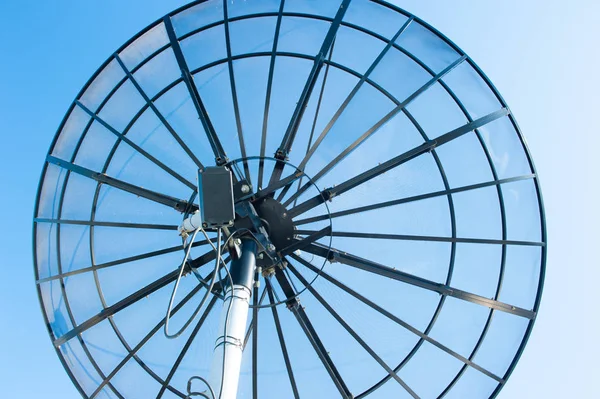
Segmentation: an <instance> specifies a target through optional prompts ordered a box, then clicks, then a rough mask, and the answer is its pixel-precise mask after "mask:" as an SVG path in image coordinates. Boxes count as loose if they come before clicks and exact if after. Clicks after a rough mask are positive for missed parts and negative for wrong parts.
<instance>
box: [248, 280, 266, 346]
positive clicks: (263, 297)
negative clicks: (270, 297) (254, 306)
mask: <svg viewBox="0 0 600 399" xmlns="http://www.w3.org/2000/svg"><path fill="white" fill-rule="evenodd" d="M253 295H254V294H253ZM266 296H267V290H263V292H262V294H261V295H260V299H259V300H258V311H259V312H260V309H261V308H260V305H262V303H263V301H264V299H265V297H266ZM249 324H250V326H248V330H246V336H245V337H244V349H245V348H246V345H248V341H249V340H250V334H251V333H252V330H253V328H254V322H253V320H250V323H249Z"/></svg>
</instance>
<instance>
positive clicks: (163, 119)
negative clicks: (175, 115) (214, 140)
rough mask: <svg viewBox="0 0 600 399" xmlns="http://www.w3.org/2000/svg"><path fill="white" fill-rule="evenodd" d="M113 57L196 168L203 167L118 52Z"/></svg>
mask: <svg viewBox="0 0 600 399" xmlns="http://www.w3.org/2000/svg"><path fill="white" fill-rule="evenodd" d="M114 57H115V59H116V60H117V62H118V63H119V65H120V66H121V68H122V69H123V72H125V74H126V75H127V77H128V78H129V80H130V81H131V83H132V84H133V85H134V86H135V88H136V90H137V91H138V93H140V95H141V96H142V98H143V99H144V101H146V105H148V107H150V109H151V110H152V111H153V112H154V114H155V115H156V117H157V118H158V119H159V120H160V122H161V123H162V124H163V125H164V126H165V128H166V129H167V131H168V132H169V133H170V134H171V136H173V138H174V139H175V141H177V143H178V144H179V145H180V146H181V148H182V149H183V150H184V151H185V153H186V154H187V155H188V156H189V157H190V158H191V159H192V161H194V163H195V164H196V166H198V168H200V169H203V168H204V165H202V162H200V160H199V159H198V158H197V157H196V154H194V152H193V151H192V150H190V148H189V147H188V146H187V144H186V143H185V141H183V140H182V139H181V137H179V135H178V134H177V132H176V131H175V129H173V126H171V124H170V123H169V122H168V121H167V119H166V118H165V117H164V116H163V114H162V113H161V112H160V111H159V110H158V108H157V107H156V105H154V103H153V102H152V100H151V99H150V97H148V95H147V94H146V92H145V91H144V90H143V89H142V87H141V86H140V84H139V83H138V81H137V80H136V79H135V77H134V76H133V74H132V73H131V71H129V69H127V67H126V66H125V64H124V63H123V60H121V57H119V54H117V53H115V55H114Z"/></svg>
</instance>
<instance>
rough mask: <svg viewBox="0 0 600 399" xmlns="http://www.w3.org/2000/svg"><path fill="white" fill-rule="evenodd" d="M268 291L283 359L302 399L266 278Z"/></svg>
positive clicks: (293, 388)
mask: <svg viewBox="0 0 600 399" xmlns="http://www.w3.org/2000/svg"><path fill="white" fill-rule="evenodd" d="M265 285H266V291H267V292H268V293H269V302H270V303H271V312H272V313H273V322H274V323H275V329H276V330H277V338H278V339H279V346H280V347H281V353H282V354H283V361H284V362H285V368H286V370H287V373H288V378H289V380H290V385H291V387H292V392H293V393H294V398H295V399H300V394H299V393H298V387H297V386H296V379H295V378H294V371H293V369H292V363H291V362H290V356H289V354H288V350H287V346H286V344H285V338H284V337H283V330H282V328H281V322H280V321H279V314H278V313H277V306H275V299H274V298H273V292H272V290H273V288H271V283H270V282H269V280H265Z"/></svg>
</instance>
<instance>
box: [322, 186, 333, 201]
mask: <svg viewBox="0 0 600 399" xmlns="http://www.w3.org/2000/svg"><path fill="white" fill-rule="evenodd" d="M321 197H322V198H323V200H325V201H331V200H332V199H333V197H335V194H334V193H333V192H332V191H331V188H328V189H326V190H323V191H321Z"/></svg>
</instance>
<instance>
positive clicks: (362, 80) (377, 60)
mask: <svg viewBox="0 0 600 399" xmlns="http://www.w3.org/2000/svg"><path fill="white" fill-rule="evenodd" d="M413 19H414V18H413V17H410V18H409V19H408V20H407V21H406V22H405V23H404V25H402V26H401V27H400V29H399V30H398V32H396V34H395V35H394V37H392V39H391V40H390V41H389V42H388V43H387V45H386V46H385V47H384V48H383V50H381V52H380V53H379V55H378V56H377V58H375V60H374V61H373V62H372V63H371V66H370V67H369V69H367V72H365V74H364V75H363V76H362V77H361V78H360V80H359V81H358V83H357V84H356V85H355V86H354V88H353V89H352V91H351V92H350V94H348V96H347V97H346V99H345V100H344V102H343V103H342V105H341V106H340V107H339V108H338V110H337V111H336V112H335V114H334V115H333V117H332V118H331V120H330V121H329V123H328V124H327V126H325V129H323V131H322V132H321V134H320V135H319V137H318V138H317V140H316V141H315V143H314V144H313V145H312V147H311V148H310V150H308V151H307V152H306V156H305V157H304V159H302V161H301V162H300V165H298V169H302V170H304V168H305V167H306V164H307V163H308V161H309V159H310V158H311V157H312V155H313V154H314V153H315V151H316V150H317V148H318V147H319V145H320V144H321V142H322V141H323V140H324V139H325V136H327V134H328V133H329V131H330V130H331V128H332V127H333V125H334V124H335V123H336V122H337V120H338V119H339V117H340V115H341V114H342V112H344V110H345V109H346V107H348V104H350V101H352V99H353V98H354V96H356V93H358V90H359V89H360V88H361V87H362V85H363V84H364V83H365V82H366V81H367V79H368V78H369V76H370V75H371V73H373V70H374V69H375V68H377V65H379V63H380V62H381V60H382V59H383V57H385V55H386V54H387V53H388V51H389V50H390V49H391V48H392V47H393V45H394V43H395V42H396V40H397V39H398V37H400V35H401V34H402V32H404V31H405V30H406V28H408V26H409V25H410V23H411V22H412V21H413Z"/></svg>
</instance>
